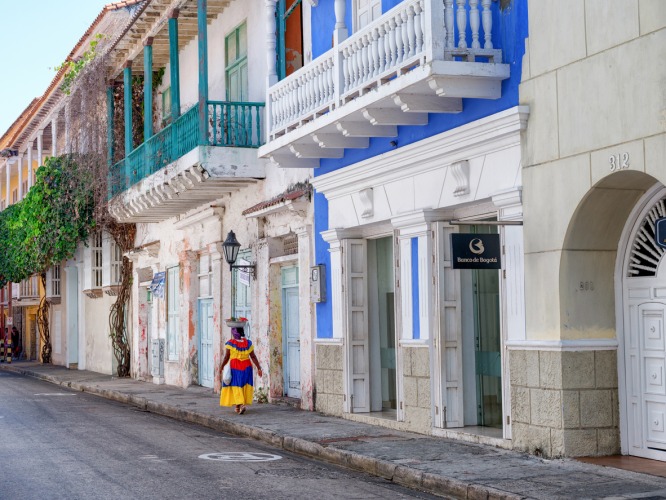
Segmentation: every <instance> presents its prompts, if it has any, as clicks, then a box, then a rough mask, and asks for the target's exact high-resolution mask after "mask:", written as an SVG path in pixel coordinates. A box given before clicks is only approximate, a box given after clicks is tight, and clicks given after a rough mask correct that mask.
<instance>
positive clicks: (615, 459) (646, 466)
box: [576, 455, 666, 477]
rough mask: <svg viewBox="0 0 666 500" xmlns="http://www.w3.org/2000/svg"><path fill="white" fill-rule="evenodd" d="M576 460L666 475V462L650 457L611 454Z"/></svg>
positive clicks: (654, 474) (655, 474)
mask: <svg viewBox="0 0 666 500" xmlns="http://www.w3.org/2000/svg"><path fill="white" fill-rule="evenodd" d="M576 460H578V461H580V462H585V463H588V464H594V465H601V466H604V467H612V468H614V469H621V470H629V471H632V472H641V473H643V474H651V475H653V476H659V477H666V463H664V462H660V461H659V460H650V459H649V458H641V457H632V456H629V455H611V456H607V457H581V458H577V459H576Z"/></svg>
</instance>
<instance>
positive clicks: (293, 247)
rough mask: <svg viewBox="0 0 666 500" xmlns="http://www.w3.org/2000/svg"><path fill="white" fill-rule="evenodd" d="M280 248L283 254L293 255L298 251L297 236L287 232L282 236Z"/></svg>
mask: <svg viewBox="0 0 666 500" xmlns="http://www.w3.org/2000/svg"><path fill="white" fill-rule="evenodd" d="M282 248H283V252H284V255H294V254H296V253H298V236H297V235H295V234H289V235H287V236H285V237H284V238H282Z"/></svg>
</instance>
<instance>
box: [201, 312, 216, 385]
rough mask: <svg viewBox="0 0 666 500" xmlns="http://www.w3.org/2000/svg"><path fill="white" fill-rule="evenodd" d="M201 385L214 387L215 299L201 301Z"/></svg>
mask: <svg viewBox="0 0 666 500" xmlns="http://www.w3.org/2000/svg"><path fill="white" fill-rule="evenodd" d="M199 384H200V385H202V386H204V387H213V299H199Z"/></svg>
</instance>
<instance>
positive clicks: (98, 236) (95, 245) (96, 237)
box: [91, 231, 102, 288]
mask: <svg viewBox="0 0 666 500" xmlns="http://www.w3.org/2000/svg"><path fill="white" fill-rule="evenodd" d="M91 246H92V284H93V287H94V288H101V287H102V232H101V231H99V232H97V233H94V234H93V237H92V245H91Z"/></svg>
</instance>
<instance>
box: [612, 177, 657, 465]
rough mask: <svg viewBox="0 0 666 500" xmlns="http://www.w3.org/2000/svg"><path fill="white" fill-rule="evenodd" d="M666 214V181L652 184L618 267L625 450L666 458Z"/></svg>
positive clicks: (639, 206) (625, 241) (634, 219)
mask: <svg viewBox="0 0 666 500" xmlns="http://www.w3.org/2000/svg"><path fill="white" fill-rule="evenodd" d="M660 218H666V187H664V186H663V185H661V184H659V185H656V186H654V187H653V188H652V189H650V190H648V191H647V193H646V194H645V195H644V196H643V197H642V198H641V200H640V201H639V202H638V203H637V204H636V207H635V208H634V210H633V212H632V214H631V215H630V217H629V219H628V222H627V224H626V227H625V230H624V232H623V234H622V238H621V240H620V247H619V250H620V251H619V253H618V263H617V269H616V277H617V278H616V285H617V290H616V293H617V299H618V300H617V303H618V318H617V325H618V341H619V345H618V385H619V394H620V419H621V423H622V426H621V436H622V451H623V453H625V454H629V455H636V456H640V457H645V458H651V459H655V460H661V461H666V263H665V262H666V259H664V258H663V256H664V255H665V254H666V250H665V249H663V248H661V247H660V246H659V245H657V243H656V238H655V221H656V220H657V219H660Z"/></svg>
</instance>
